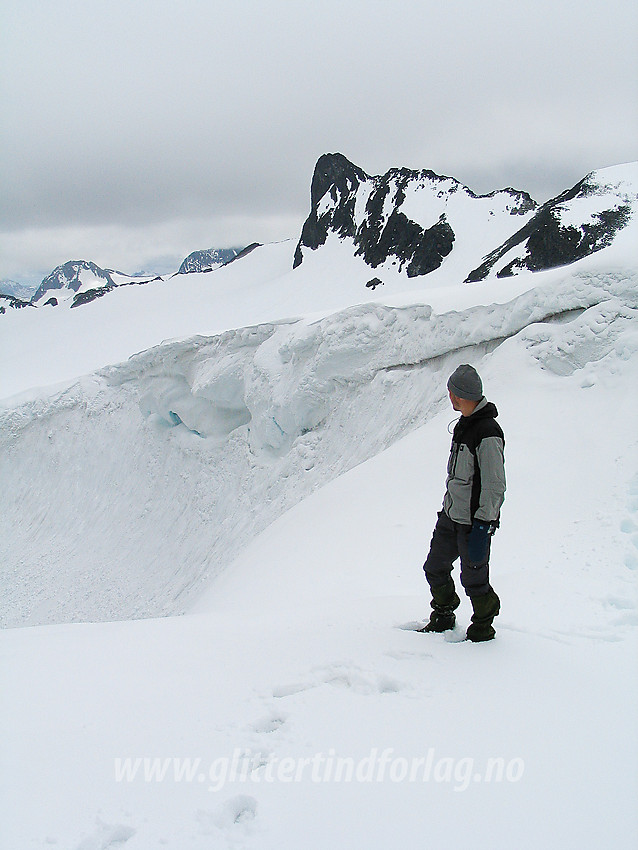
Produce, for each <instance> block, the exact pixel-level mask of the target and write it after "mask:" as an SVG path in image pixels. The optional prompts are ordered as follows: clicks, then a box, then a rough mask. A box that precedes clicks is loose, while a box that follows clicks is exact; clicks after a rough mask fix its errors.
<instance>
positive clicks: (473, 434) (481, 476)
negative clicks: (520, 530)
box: [443, 397, 505, 525]
mask: <svg viewBox="0 0 638 850" xmlns="http://www.w3.org/2000/svg"><path fill="white" fill-rule="evenodd" d="M497 416H498V410H497V409H496V406H495V405H494V404H492V403H491V402H489V401H488V400H487V399H486V398H485V397H483V398H482V399H481V401H480V402H479V403H478V405H477V406H476V408H475V410H474V412H473V413H472V414H471V415H470V416H461V418H460V419H459V421H458V422H457V423H456V426H455V428H454V433H453V435H452V448H451V450H450V459H449V461H448V466H447V474H448V477H447V481H446V491H445V497H444V499H443V510H444V511H445V513H446V514H447V515H448V517H449V518H450V519H451V520H452V521H453V522H458V523H461V524H462V525H472V521H473V520H474V518H476V519H480V520H483V521H484V522H489V523H493V524H498V518H499V514H500V510H501V505H502V504H503V501H504V499H505V436H504V434H503V431H502V429H501V427H500V425H499V424H498V423H497V422H496V417H497Z"/></svg>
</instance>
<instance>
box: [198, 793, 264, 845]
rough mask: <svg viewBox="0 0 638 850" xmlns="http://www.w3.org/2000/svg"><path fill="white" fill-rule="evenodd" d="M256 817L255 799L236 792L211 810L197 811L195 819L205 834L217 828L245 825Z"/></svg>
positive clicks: (209, 833)
mask: <svg viewBox="0 0 638 850" xmlns="http://www.w3.org/2000/svg"><path fill="white" fill-rule="evenodd" d="M256 817H257V800H256V799H255V798H254V797H251V796H249V795H248V794H237V795H236V796H235V797H231V798H230V799H228V800H226V801H225V802H223V803H221V804H220V805H219V806H217V808H216V809H215V810H214V811H212V812H207V811H199V812H197V820H198V821H199V825H200V828H201V830H202V832H203V833H204V834H205V835H211V834H213V833H214V832H216V831H217V830H220V829H223V830H228V829H237V828H238V827H244V828H245V827H247V826H249V825H250V824H252V822H253V821H254V820H255V818H256Z"/></svg>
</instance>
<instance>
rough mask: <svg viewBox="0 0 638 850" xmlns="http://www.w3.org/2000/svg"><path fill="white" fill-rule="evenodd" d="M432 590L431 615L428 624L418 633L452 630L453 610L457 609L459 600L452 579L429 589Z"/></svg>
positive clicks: (454, 620)
mask: <svg viewBox="0 0 638 850" xmlns="http://www.w3.org/2000/svg"><path fill="white" fill-rule="evenodd" d="M431 590H432V601H431V602H430V605H431V606H432V613H431V614H430V622H429V623H426V625H425V626H423V628H421V629H418V631H420V632H447V631H448V629H453V628H454V624H455V623H456V616H455V614H454V610H455V609H456V608H458V607H459V605H460V604H461V600H460V599H459V597H458V594H457V592H456V589H455V587H454V582H453V581H452V579H450V581H448V582H446V583H445V584H443V585H439V586H438V587H433V588H431Z"/></svg>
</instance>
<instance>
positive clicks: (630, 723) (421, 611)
mask: <svg viewBox="0 0 638 850" xmlns="http://www.w3.org/2000/svg"><path fill="white" fill-rule="evenodd" d="M326 247H327V248H329V250H328V251H327V252H325V253H324V254H323V255H322V256H321V257H320V256H319V252H318V254H317V257H316V258H315V257H313V258H311V259H312V260H313V262H309V263H308V264H306V260H305V259H304V264H303V265H302V266H301V267H300V269H298V270H297V271H296V272H295V273H294V274H293V273H289V272H287V271H286V270H285V268H283V265H284V262H283V261H284V259H286V258H287V259H289V258H290V254H291V246H290V243H284V244H283V245H280V246H274V247H273V246H268V248H267V249H265V250H263V251H261V254H260V252H259V251H255V252H253V254H251V255H249V256H248V257H246V258H245V260H243V261H240V262H238V263H237V264H233V265H232V266H229V267H227V268H226V269H220V270H218V271H216V272H214V273H213V274H211V275H206V276H204V275H191V276H185V278H186V279H183V280H182V281H181V283H180V289H179V290H178V289H176V287H175V286H173V285H166V284H165V283H164V282H158V284H157V287H154V288H153V289H149V288H148V287H139V288H138V287H130V288H129V289H127V290H126V291H125V290H122V291H121V292H118V291H117V290H116V291H115V292H113V293H111V294H110V295H109V296H108V298H105V299H102V300H101V301H100V302H95V303H94V304H89V305H86V307H83V308H82V309H81V310H71V311H59V312H57V313H55V314H54V313H53V312H51V313H49V314H48V316H47V319H48V321H49V322H50V324H49V325H47V324H46V322H45V321H44V318H43V317H44V316H45V315H46V313H45V312H44V311H42V313H40V311H30V312H33V313H35V314H36V315H37V316H38V318H36V317H33V316H31V315H29V316H24V317H18V318H20V319H24V320H25V321H23V322H22V323H21V324H19V323H18V322H17V321H15V318H16V317H12V316H5V317H3V318H4V319H6V320H7V321H6V322H3V324H2V328H1V330H2V334H3V343H2V344H3V349H4V351H6V354H7V356H6V358H5V356H4V351H3V372H2V392H1V393H0V398H3V399H4V400H3V402H2V408H1V411H0V417H1V425H0V435H1V436H0V440H1V441H2V445H1V451H0V475H1V476H2V482H3V495H2V500H3V501H2V511H0V523H1V525H0V547H1V563H2V574H1V576H2V578H1V581H2V596H1V598H2V607H1V609H0V611H1V616H2V621H3V624H4V626H5V630H4V632H3V633H2V634H1V635H0V638H1V640H0V652H1V656H0V657H1V659H2V660H1V662H0V663H1V665H2V678H3V682H4V683H5V685H4V688H3V699H2V702H0V723H1V724H2V728H3V730H4V731H5V737H4V744H3V754H2V760H3V768H2V771H1V773H0V776H1V779H0V781H1V782H2V785H3V788H2V800H3V802H2V809H1V810H0V823H1V824H2V826H1V827H0V830H1V833H0V834H1V835H2V839H3V846H7V847H12V848H13V847H16V848H22V847H24V848H27V847H33V848H48V847H51V846H54V847H55V846H57V847H64V848H71V850H93V849H94V848H102V850H103V849H104V848H112V847H113V848H114V847H126V848H127V850H141V848H143V850H151V848H153V850H156V848H157V847H167V848H176V850H183V848H195V850H199V848H202V849H203V848H210V847H215V848H250V849H251V850H252V848H254V849H255V850H269V848H273V850H275V848H277V850H281V848H297V847H301V846H303V847H306V848H321V849H322V850H324V848H326V847H339V848H353V850H354V848H360V847H368V848H387V847H389V846H398V847H403V846H413V845H416V844H418V845H419V846H426V847H427V846H430V847H443V846H450V845H452V846H457V845H458V846H475V847H485V848H488V847H489V848H490V850H511V848H521V850H525V848H538V847H539V846H544V847H548V848H557V849H558V848H564V847H579V848H592V850H593V848H596V850H599V848H600V847H607V846H612V847H615V846H622V847H629V846H633V845H634V844H635V842H636V839H637V838H638V825H637V823H636V816H635V805H634V801H635V799H636V793H637V792H638V787H637V784H638V783H637V781H636V774H635V763H636V758H637V757H638V741H637V737H638V736H637V734H636V733H637V728H636V721H635V717H636V708H637V707H638V699H637V697H638V681H637V679H638V674H637V673H636V667H635V657H636V649H637V648H638V646H637V644H638V641H637V628H636V627H637V625H638V622H637V621H638V618H637V600H636V575H637V572H638V435H637V434H636V429H635V421H636V414H637V413H638V410H637V404H636V394H635V387H636V386H637V385H638V321H637V319H638V272H637V271H636V263H635V262H627V256H628V255H627V254H626V253H622V252H621V251H620V250H617V251H616V253H610V251H611V249H608V250H607V251H602V252H600V254H599V255H596V256H595V257H590V258H588V259H587V260H586V261H582V262H581V263H579V264H577V265H575V266H573V267H570V268H569V269H556V270H553V271H552V272H545V273H540V274H537V275H531V274H522V275H519V276H518V277H517V279H516V280H514V281H512V280H506V281H489V282H487V283H485V284H478V285H475V286H471V287H463V288H460V287H459V288H455V287H452V286H450V285H446V286H444V287H443V288H442V289H440V290H439V289H431V290H421V291H419V290H417V289H416V288H415V289H412V290H409V289H406V288H402V287H405V279H404V278H403V279H400V278H399V277H398V276H396V277H394V278H391V277H388V278H387V283H386V286H385V288H384V289H382V290H381V291H380V292H379V291H377V292H375V293H374V295H375V296H377V295H378V296H379V297H375V298H373V299H370V293H369V292H364V293H363V295H362V291H361V289H360V286H361V276H362V274H363V271H364V270H363V269H362V268H361V266H360V265H359V264H358V261H356V260H355V259H354V258H352V257H350V259H348V258H347V257H346V256H345V254H344V256H339V255H338V249H337V248H336V247H335V246H333V247H329V246H326ZM346 253H347V252H346ZM259 256H261V258H262V260H261V261H259ZM251 258H252V259H251ZM249 261H250V262H249ZM241 263H245V264H246V265H244V266H242V265H241ZM331 263H332V265H331ZM322 264H323V265H322ZM235 265H237V267H238V268H239V269H240V271H237V270H235V271H233V270H232V269H233V266H235ZM289 267H290V266H289V265H288V266H286V268H289ZM241 269H243V271H241ZM250 269H252V270H253V272H254V276H252V280H253V281H254V285H253V286H251V284H250V280H251V275H252V273H251V272H250ZM302 270H303V271H302ZM298 272H302V273H301V274H298ZM183 277H184V276H183ZM204 277H205V278H206V282H204V281H203V280H202V279H203V278H204ZM299 281H302V282H304V283H305V284H306V285H307V286H306V287H304V286H299V285H298V282H299ZM363 283H365V280H364V281H363ZM295 284H297V287H296V286H295ZM311 284H315V285H314V286H313V285H311ZM211 285H214V287H215V288H214V289H212V290H211V289H210V288H209V289H206V287H210V286H211ZM149 286H150V285H149ZM233 287H235V289H234V290H233ZM237 287H238V288H237ZM213 293H214V295H215V297H212V295H213ZM233 293H234V294H233ZM205 294H208V298H205V297H204V295H205ZM145 296H148V297H147V298H145ZM137 299H140V300H139V301H138V300H137ZM363 302H366V303H363ZM75 314H77V317H76V316H75ZM80 317H82V320H81V321H80ZM100 328H101V329H102V333H101V334H100V333H98V331H99V329H100ZM20 329H21V330H20ZM105 329H106V330H108V333H104V331H105ZM60 337H61V338H62V341H61V340H60ZM163 340H168V341H167V342H164V343H163V344H160V343H162V341H163ZM131 355H133V356H131ZM464 362H471V363H473V364H474V365H475V366H476V367H477V368H478V370H479V372H480V374H481V376H482V378H483V382H484V388H485V392H486V394H487V396H488V398H489V399H490V400H491V401H494V402H495V403H496V405H497V407H498V409H499V412H500V416H499V422H500V423H501V425H502V427H503V428H504V431H505V434H506V440H507V443H506V463H507V476H508V491H507V495H506V501H505V506H504V509H503V516H502V525H501V528H500V530H499V531H498V533H497V535H496V537H495V538H494V544H493V557H492V583H493V585H494V587H495V589H496V590H497V592H498V594H499V596H500V597H501V600H502V613H501V615H500V616H499V617H498V618H497V620H496V622H495V626H496V628H497V639H496V640H495V641H493V642H491V643H488V644H484V645H481V644H477V645H475V644H471V643H468V642H462V641H461V638H462V637H463V634H464V628H465V626H466V625H467V623H468V622H469V617H470V614H471V609H470V606H469V603H468V601H467V600H466V599H464V600H463V603H462V606H461V608H460V609H459V611H458V612H457V614H458V621H459V623H458V626H457V627H456V629H455V630H454V631H453V632H450V633H447V634H445V635H423V634H418V633H416V632H415V631H413V630H411V629H412V627H413V626H414V625H415V624H417V623H420V622H423V621H424V619H425V618H426V617H427V616H428V613H429V593H428V592H427V587H426V585H425V581H424V578H423V573H422V569H421V565H422V563H423V560H424V557H425V555H426V554H427V548H428V544H429V539H430V535H431V531H432V527H433V525H434V522H435V519H436V512H437V510H438V509H439V508H440V504H441V499H442V496H443V484H444V480H445V464H446V460H447V451H448V448H449V440H450V435H449V433H448V429H449V428H450V427H451V425H450V423H451V422H452V421H453V420H454V417H455V414H454V412H453V411H452V410H451V408H450V406H449V402H448V400H447V397H446V390H445V384H446V381H447V377H448V375H449V374H450V372H451V371H452V370H453V369H454V368H455V367H456V365H458V364H459V363H464ZM457 581H458V579H457ZM179 614H181V615H182V616H177V615H179ZM24 626H30V627H29V628H24Z"/></svg>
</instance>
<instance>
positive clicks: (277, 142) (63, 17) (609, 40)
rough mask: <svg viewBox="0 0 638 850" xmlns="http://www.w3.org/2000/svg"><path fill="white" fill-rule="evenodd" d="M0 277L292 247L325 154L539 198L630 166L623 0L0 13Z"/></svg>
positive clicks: (632, 98) (102, 2)
mask: <svg viewBox="0 0 638 850" xmlns="http://www.w3.org/2000/svg"><path fill="white" fill-rule="evenodd" d="M1 8H2V11H1V12H0V14H1V16H2V18H1V20H0V30H1V32H2V35H1V36H0V39H1V40H0V62H1V64H2V116H3V119H2V125H3V126H2V131H1V132H2V150H1V157H2V182H3V189H2V198H1V211H0V215H1V220H0V230H1V233H0V236H1V240H2V241H1V246H0V251H1V253H0V278H13V279H17V280H20V279H24V278H25V277H28V276H29V275H33V276H36V277H37V276H41V274H42V273H44V272H48V271H50V270H51V269H52V268H53V267H54V266H56V265H58V264H59V263H62V262H64V261H66V260H68V259H78V258H82V259H90V260H93V261H95V262H97V263H98V264H100V265H106V266H109V267H116V268H119V269H121V270H123V271H128V272H133V271H136V270H138V269H141V268H144V267H145V266H148V265H149V264H153V263H155V262H156V261H157V260H158V259H159V258H162V257H164V258H166V259H165V262H166V263H168V264H169V265H170V263H171V262H173V259H174V258H182V257H184V256H186V254H188V253H189V252H190V251H192V250H195V249H197V248H206V247H211V246H215V247H224V246H230V245H243V244H247V243H248V242H252V241H259V242H264V241H269V240H277V239H283V238H287V237H294V238H296V237H297V236H298V233H299V231H300V228H301V225H302V223H303V220H304V219H305V217H306V215H307V212H308V207H309V191H310V180H311V177H312V171H313V168H314V164H315V162H316V160H317V158H318V157H319V156H320V155H321V154H322V153H325V152H327V151H340V152H341V153H343V154H345V155H346V156H347V157H348V158H349V159H351V160H352V161H353V162H355V163H356V164H357V165H359V166H361V167H362V168H363V169H364V170H366V171H367V172H368V173H369V174H382V173H384V172H385V171H387V170H388V169H389V168H392V167H394V166H407V167H410V168H417V169H418V168H430V169H433V170H434V171H437V172H439V173H443V174H448V175H451V176H454V177H456V178H457V179H459V180H461V181H462V182H464V183H466V184H467V185H469V186H470V187H471V188H472V189H474V190H475V191H478V192H488V191H491V190H492V189H497V188H502V187H504V186H508V185H511V186H515V187H516V188H522V189H526V190H527V191H529V192H530V193H531V194H532V195H533V196H534V197H535V198H536V199H537V200H541V201H542V200H545V199H546V198H548V197H551V196H552V195H554V194H557V193H558V192H559V191H561V190H563V189H565V188H568V187H569V186H571V185H573V183H575V182H576V181H577V180H578V179H580V177H582V176H583V175H584V174H585V173H587V172H588V171H590V170H592V169H594V168H601V167H604V166H607V165H615V164H617V163H620V162H626V161H629V160H634V159H636V158H638V153H637V151H636V140H637V138H638V115H637V107H636V104H637V103H638V63H637V58H636V48H635V45H636V43H637V36H638V13H637V11H636V3H635V0H605V2H604V3H602V2H599V0H598V1H597V2H591V0H572V2H564V1H563V0H534V2H520V0H519V2H516V0H510V2H501V0H472V2H470V0H456V1H455V0H436V2H432V0H411V2H405V0H390V2H375V0H368V2H365V1H364V0H312V2H306V0H269V2H257V0H233V2H228V1H227V2H223V3H222V2H218V0H181V2H179V3H178V2H175V0H170V2H167V0H127V2H122V0H84V2H81V0H2V7H1Z"/></svg>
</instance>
